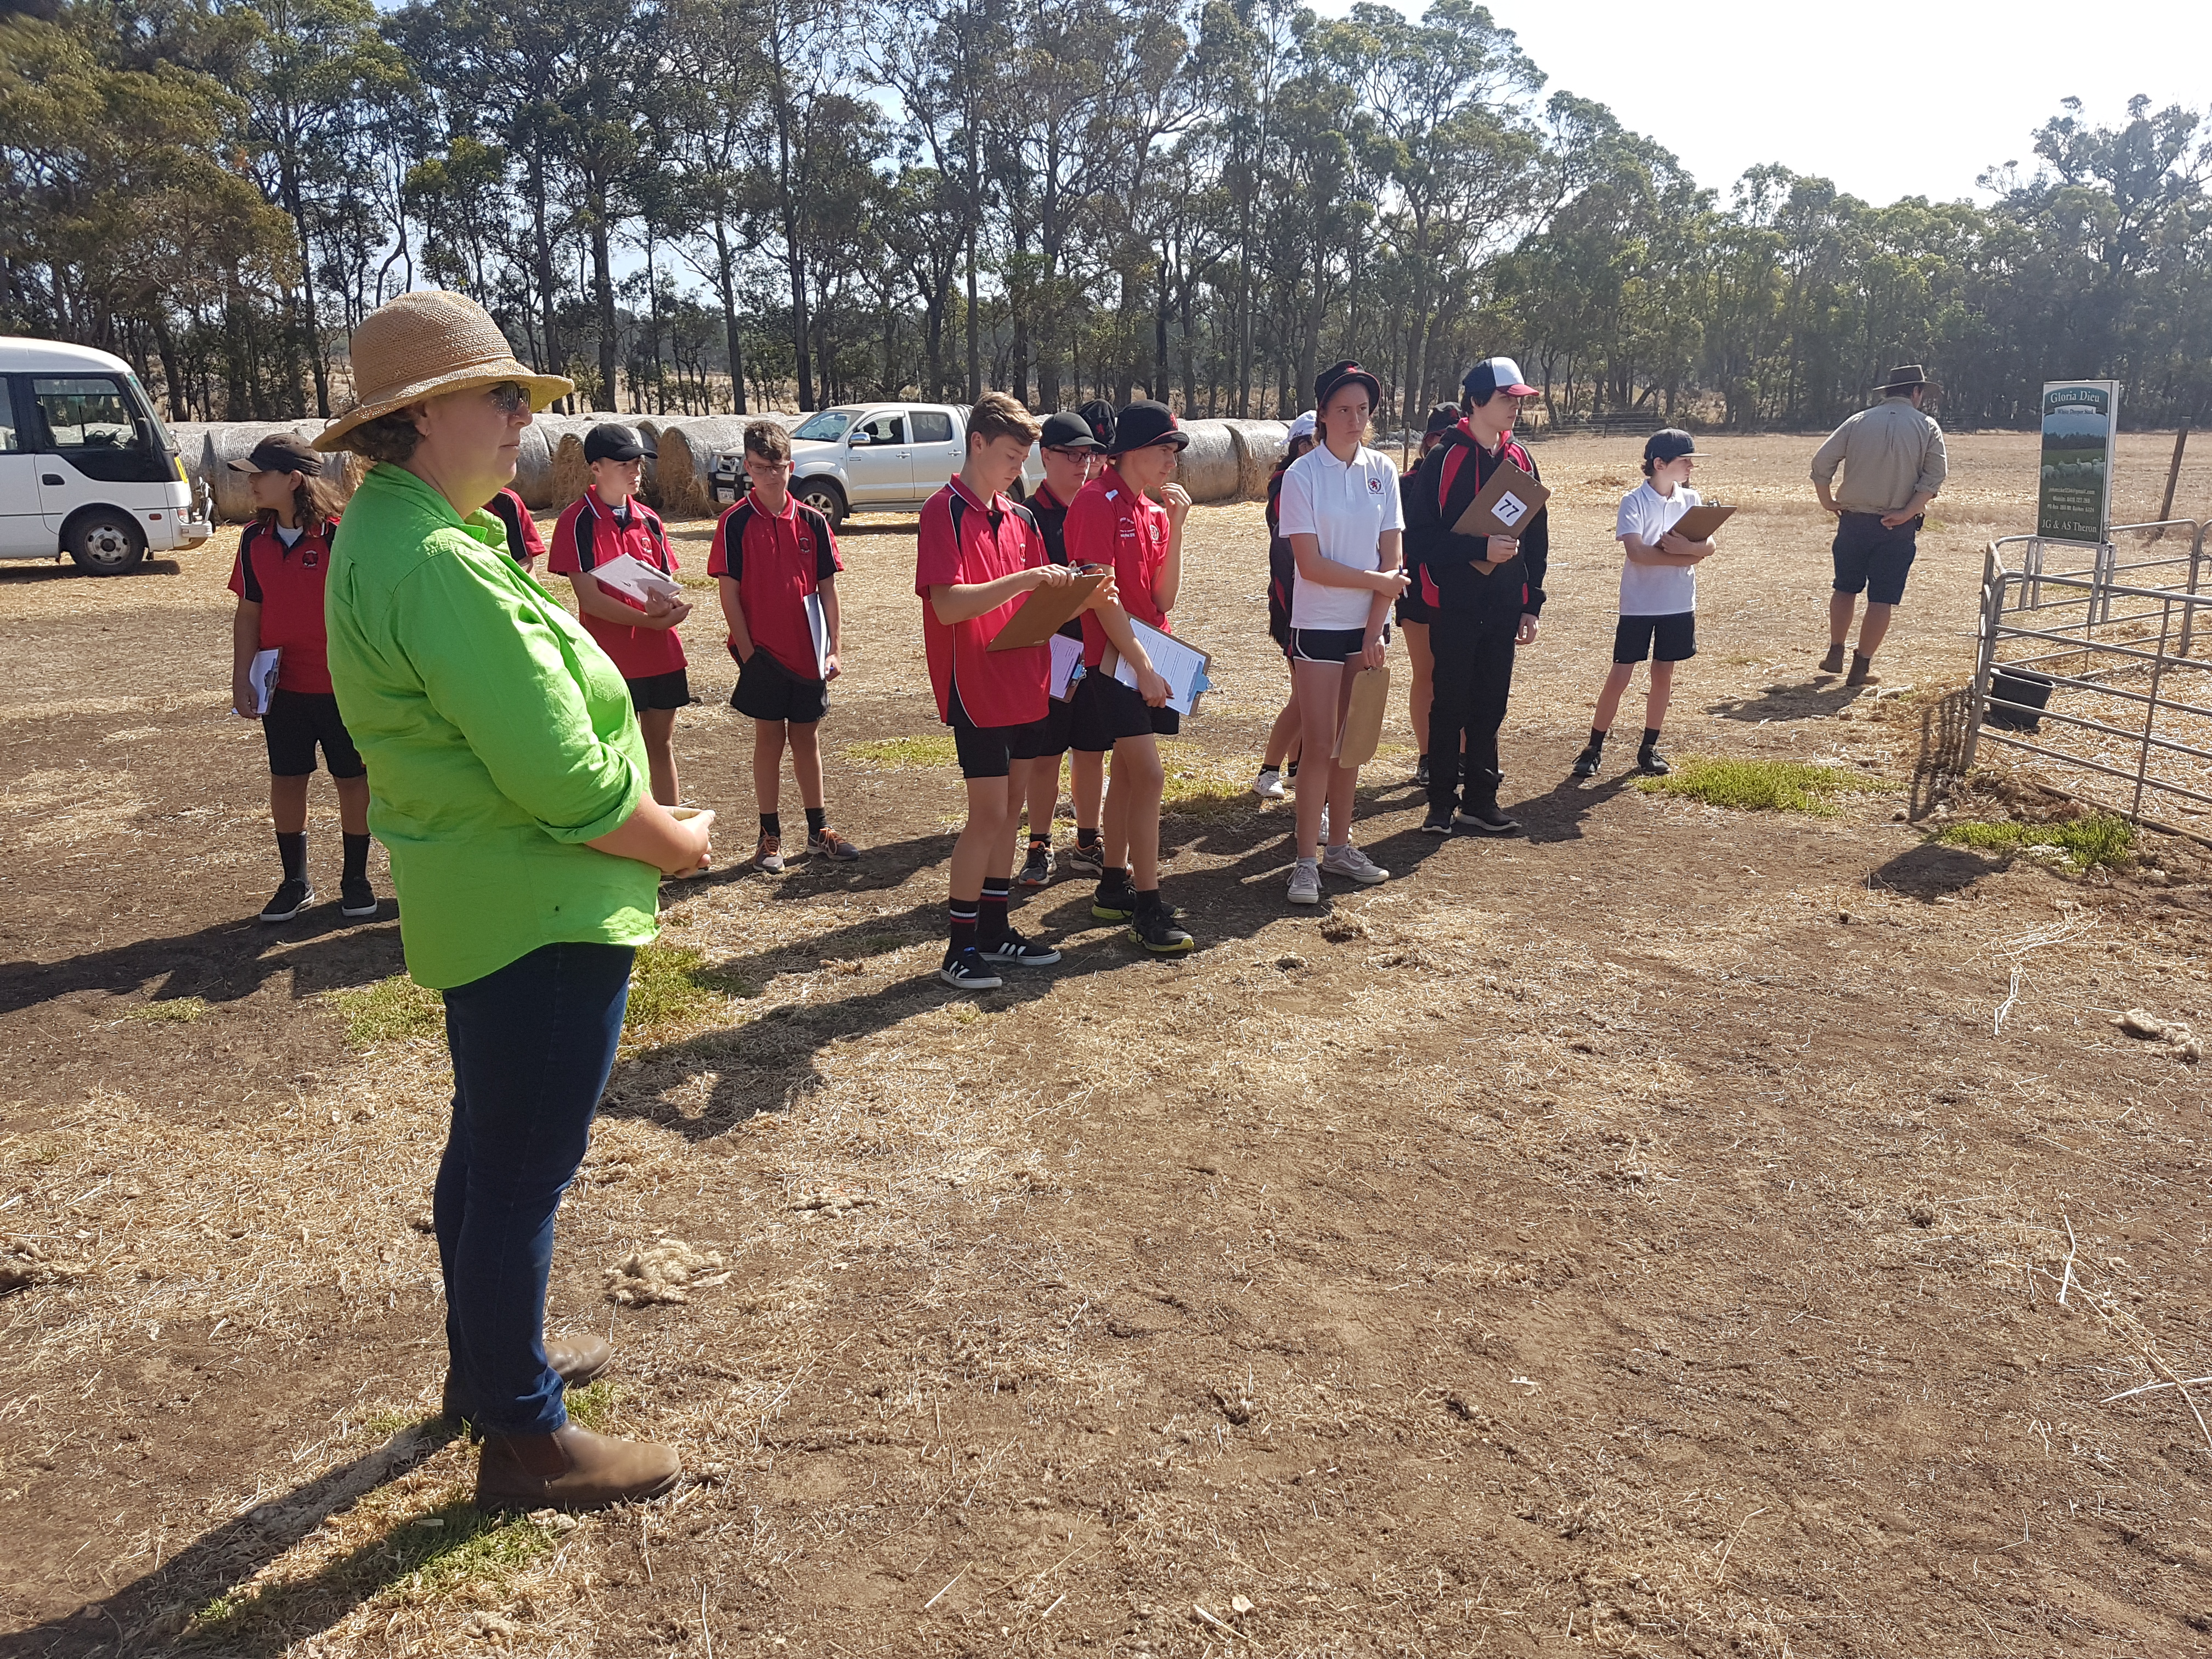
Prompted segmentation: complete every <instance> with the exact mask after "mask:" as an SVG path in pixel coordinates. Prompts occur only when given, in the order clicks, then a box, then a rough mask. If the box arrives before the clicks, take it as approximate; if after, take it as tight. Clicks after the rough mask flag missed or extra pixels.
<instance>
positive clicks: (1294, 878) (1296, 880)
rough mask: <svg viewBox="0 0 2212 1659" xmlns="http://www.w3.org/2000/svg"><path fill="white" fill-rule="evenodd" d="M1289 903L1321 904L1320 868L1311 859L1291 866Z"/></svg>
mask: <svg viewBox="0 0 2212 1659" xmlns="http://www.w3.org/2000/svg"><path fill="white" fill-rule="evenodd" d="M1290 897H1291V903H1293V904H1319V903H1320V902H1321V866H1320V865H1319V864H1317V863H1316V862H1315V861H1314V860H1311V859H1300V860H1297V862H1296V863H1295V864H1293V865H1291V894H1290Z"/></svg>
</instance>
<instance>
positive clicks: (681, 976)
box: [623, 945, 757, 1036]
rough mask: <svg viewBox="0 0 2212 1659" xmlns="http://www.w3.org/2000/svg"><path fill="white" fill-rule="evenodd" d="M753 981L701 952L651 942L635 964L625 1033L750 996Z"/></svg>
mask: <svg viewBox="0 0 2212 1659" xmlns="http://www.w3.org/2000/svg"><path fill="white" fill-rule="evenodd" d="M756 989H757V987H755V986H754V984H753V983H752V981H750V980H747V979H742V978H740V977H738V975H734V974H730V973H726V972H724V971H722V970H721V969H714V968H709V967H708V966H707V963H706V958H705V957H702V956H701V955H700V954H699V952H698V951H694V950H691V949H690V948H689V947H687V946H684V945H645V946H643V947H642V948H641V949H640V950H639V951H638V953H637V965H636V966H635V968H633V969H630V975H629V1009H628V1011H627V1012H624V1013H623V1033H624V1035H625V1036H627V1035H629V1033H631V1032H633V1031H642V1030H649V1029H651V1028H652V1027H654V1026H659V1025H673V1024H680V1023H682V1022H684V1021H686V1020H691V1019H696V1018H700V1017H701V1016H702V1015H705V1014H708V1013H712V1012H715V1011H716V1010H718V1009H719V1008H720V1006H721V1004H722V1002H723V1000H725V999H726V998H729V997H749V996H751V995H753V994H754V993H755V991H756Z"/></svg>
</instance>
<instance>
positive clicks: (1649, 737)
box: [1644, 726, 1659, 749]
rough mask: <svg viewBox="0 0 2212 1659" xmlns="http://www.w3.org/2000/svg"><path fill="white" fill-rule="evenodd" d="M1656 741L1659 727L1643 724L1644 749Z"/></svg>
mask: <svg viewBox="0 0 2212 1659" xmlns="http://www.w3.org/2000/svg"><path fill="white" fill-rule="evenodd" d="M1658 741H1659V728H1658V727H1657V726H1645V727H1644V747H1645V748H1646V749H1649V748H1650V747H1651V746H1652V745H1653V744H1656V743H1657V742H1658Z"/></svg>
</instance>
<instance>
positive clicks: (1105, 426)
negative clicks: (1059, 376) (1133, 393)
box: [1075, 398, 1114, 449]
mask: <svg viewBox="0 0 2212 1659" xmlns="http://www.w3.org/2000/svg"><path fill="white" fill-rule="evenodd" d="M1075 412H1076V413H1077V414H1078V415H1079V416H1081V417H1082V419H1083V423H1084V424H1085V426H1087V427H1089V428H1091V436H1092V437H1094V438H1096V439H1097V440H1098V447H1100V448H1101V449H1111V448H1113V447H1114V405H1113V404H1109V403H1108V402H1107V401H1106V400H1105V399H1104V398H1092V399H1091V401H1090V402H1089V403H1087V404H1079V406H1078V407H1077V409H1076V411H1075Z"/></svg>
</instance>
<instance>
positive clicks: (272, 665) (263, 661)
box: [246, 645, 284, 714]
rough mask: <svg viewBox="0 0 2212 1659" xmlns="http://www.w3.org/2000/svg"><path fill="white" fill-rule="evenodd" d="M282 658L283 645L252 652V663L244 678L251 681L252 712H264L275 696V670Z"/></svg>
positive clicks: (267, 710)
mask: <svg viewBox="0 0 2212 1659" xmlns="http://www.w3.org/2000/svg"><path fill="white" fill-rule="evenodd" d="M283 660H284V647H283V646H281V645H279V646H274V647H270V649H269V650H266V651H257V652H255V653H253V665H252V667H251V668H249V669H247V670H246V678H248V679H249V680H251V681H252V683H253V712H254V713H255V714H267V713H268V712H269V705H270V703H271V702H274V701H275V700H276V671H277V669H278V668H279V666H280V665H282V664H283Z"/></svg>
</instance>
